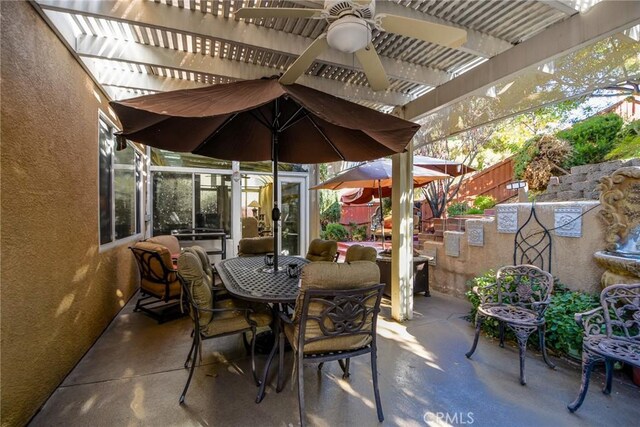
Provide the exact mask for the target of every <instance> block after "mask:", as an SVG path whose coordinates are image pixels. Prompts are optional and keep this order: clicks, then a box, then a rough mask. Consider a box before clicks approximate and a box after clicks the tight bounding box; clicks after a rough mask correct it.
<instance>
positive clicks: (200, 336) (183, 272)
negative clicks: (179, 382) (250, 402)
mask: <svg viewBox="0 0 640 427" xmlns="http://www.w3.org/2000/svg"><path fill="white" fill-rule="evenodd" d="M207 265H209V263H208V262H202V259H201V257H199V256H198V255H197V254H195V253H193V252H191V251H187V250H185V251H184V252H183V253H182V254H181V255H180V258H178V277H179V279H180V282H181V285H182V288H183V292H184V294H185V296H186V300H187V301H188V303H189V314H190V315H191V318H192V319H193V334H192V335H193V341H192V343H191V349H190V350H189V354H188V356H187V360H186V362H185V364H184V367H185V368H188V367H189V362H191V369H190V370H189V377H188V378H187V383H186V384H185V386H184V390H183V391H182V394H181V395H180V403H181V404H182V403H184V399H185V396H186V394H187V390H188V389H189V384H191V379H192V377H193V372H194V370H195V365H196V362H197V360H198V355H199V354H200V357H202V356H201V353H202V348H201V343H202V341H203V340H208V339H212V338H219V337H223V336H227V335H232V334H243V340H244V342H245V346H248V347H250V351H251V372H252V374H253V379H254V381H255V382H256V384H258V383H259V382H258V376H257V374H256V366H255V358H254V355H255V337H256V328H259V327H262V326H268V325H270V324H271V322H272V315H271V311H270V310H269V309H268V308H267V307H266V306H261V305H257V304H256V305H251V304H249V303H246V302H244V301H240V300H237V299H234V298H226V299H218V298H217V295H216V294H215V293H214V292H212V290H211V287H210V286H209V282H208V276H207V273H206V271H205V269H206V266H207ZM246 332H251V344H250V345H248V344H247V342H246V335H245V333H246Z"/></svg>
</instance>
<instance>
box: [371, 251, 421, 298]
mask: <svg viewBox="0 0 640 427" xmlns="http://www.w3.org/2000/svg"><path fill="white" fill-rule="evenodd" d="M432 259H433V258H431V257H428V256H414V257H413V293H414V294H415V293H418V292H424V296H426V297H428V296H431V294H430V293H429V261H431V260H432ZM376 263H377V264H378V267H379V268H380V282H382V283H384V284H385V286H384V294H385V295H387V296H391V257H386V256H378V258H377V259H376Z"/></svg>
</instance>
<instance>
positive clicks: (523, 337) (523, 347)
mask: <svg viewBox="0 0 640 427" xmlns="http://www.w3.org/2000/svg"><path fill="white" fill-rule="evenodd" d="M515 333H516V338H517V339H518V349H519V353H520V384H522V385H526V384H527V378H526V376H525V373H524V364H525V360H526V353H527V341H529V335H530V334H531V332H524V331H518V330H516V331H515Z"/></svg>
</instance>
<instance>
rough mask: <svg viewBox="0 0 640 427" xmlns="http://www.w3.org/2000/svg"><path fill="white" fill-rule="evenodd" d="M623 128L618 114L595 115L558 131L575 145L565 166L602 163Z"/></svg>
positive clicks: (563, 137) (561, 136)
mask: <svg viewBox="0 0 640 427" xmlns="http://www.w3.org/2000/svg"><path fill="white" fill-rule="evenodd" d="M621 128H622V118H620V116H618V115H617V114H613V113H611V114H604V115H601V116H594V117H591V118H589V119H587V120H584V121H582V122H580V123H576V124H575V125H573V127H571V128H569V129H566V130H563V131H560V132H558V134H557V136H558V137H559V138H562V139H566V140H567V141H569V143H571V146H572V147H573V153H572V154H571V156H569V159H568V160H566V161H565V162H564V165H563V166H564V167H565V168H569V167H571V166H579V165H586V164H591V163H601V162H603V161H604V160H605V156H606V155H607V154H608V153H609V151H611V150H612V149H613V147H614V145H615V138H616V135H617V134H618V132H619V131H620V129H621Z"/></svg>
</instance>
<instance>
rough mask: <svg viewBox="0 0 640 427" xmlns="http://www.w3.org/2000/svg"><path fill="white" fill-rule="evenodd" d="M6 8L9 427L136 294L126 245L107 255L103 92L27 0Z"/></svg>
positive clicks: (5, 397) (5, 367) (4, 407)
mask: <svg viewBox="0 0 640 427" xmlns="http://www.w3.org/2000/svg"><path fill="white" fill-rule="evenodd" d="M0 5H1V6H0V8H1V9H0V11H1V15H2V21H1V22H2V24H1V26H2V36H1V43H2V47H1V52H2V57H1V62H2V86H1V97H2V106H1V109H2V113H1V114H2V115H1V120H2V124H1V138H2V153H1V168H2V184H1V190H2V218H1V227H2V235H1V240H0V241H1V245H2V248H1V250H2V260H1V269H2V271H1V277H0V280H1V287H2V303H1V304H2V306H1V309H2V319H1V320H2V325H1V333H2V343H1V345H2V362H1V369H2V372H1V376H2V385H1V400H2V404H1V411H2V425H3V426H13V425H24V424H25V423H26V422H28V421H29V419H30V418H31V416H32V415H33V414H34V413H35V411H37V409H38V408H39V407H40V406H41V405H42V403H43V402H44V401H45V400H46V399H47V397H48V396H49V395H50V394H51V393H52V392H53V390H54V389H55V388H56V386H57V385H58V384H59V383H60V382H61V381H62V380H63V379H64V377H65V376H66V375H67V373H68V372H69V371H70V370H71V369H72V368H73V366H74V365H75V364H76V363H77V362H78V360H79V359H80V358H81V357H82V355H83V354H84V353H85V351H86V350H87V349H88V348H89V347H90V346H91V345H92V344H93V342H94V341H95V340H96V339H97V337H98V336H99V335H100V333H101V332H102V331H103V330H104V328H105V327H106V326H107V325H108V323H109V322H110V321H111V319H112V318H113V317H114V316H115V314H116V313H117V312H118V310H119V309H120V308H121V307H122V306H123V305H124V304H125V302H126V301H127V300H128V299H129V298H130V296H131V295H132V293H133V292H134V290H135V282H136V276H137V271H136V267H135V265H134V264H133V260H132V257H131V255H130V253H129V251H128V250H127V245H126V244H124V245H120V246H118V247H116V248H114V249H111V250H107V251H103V252H100V251H99V241H98V230H99V227H98V209H99V200H98V199H99V196H98V111H99V110H102V111H103V112H104V113H106V114H107V115H109V112H108V109H107V102H106V99H105V98H104V97H103V96H101V94H100V92H99V91H98V90H96V88H95V86H94V84H93V82H92V80H91V79H90V78H89V77H88V76H87V74H86V73H85V72H84V70H83V69H82V68H81V67H80V65H79V64H78V63H77V62H76V60H75V59H74V57H73V56H72V55H71V54H70V53H69V51H68V50H67V49H66V48H65V47H64V45H63V44H62V43H61V42H60V40H59V39H58V38H57V37H56V35H55V34H54V33H53V31H52V30H51V29H50V28H49V27H48V26H47V24H46V23H45V22H44V21H43V19H42V18H41V17H40V16H39V15H38V13H37V12H36V11H35V10H34V9H33V7H32V6H30V5H29V3H27V2H23V1H20V2H17V1H2V2H0Z"/></svg>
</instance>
